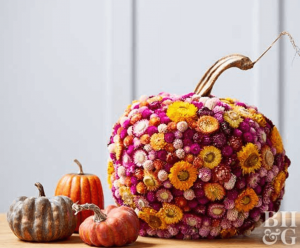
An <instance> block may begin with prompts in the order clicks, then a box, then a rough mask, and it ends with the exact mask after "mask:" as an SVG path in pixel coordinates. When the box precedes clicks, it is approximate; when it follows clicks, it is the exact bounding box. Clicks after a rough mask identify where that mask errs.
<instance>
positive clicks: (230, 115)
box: [228, 111, 239, 121]
mask: <svg viewBox="0 0 300 248" xmlns="http://www.w3.org/2000/svg"><path fill="white" fill-rule="evenodd" d="M228 116H229V117H230V119H232V120H234V121H235V120H237V119H239V116H238V114H237V113H236V112H234V111H230V112H228Z"/></svg>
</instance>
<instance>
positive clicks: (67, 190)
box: [60, 175, 73, 195]
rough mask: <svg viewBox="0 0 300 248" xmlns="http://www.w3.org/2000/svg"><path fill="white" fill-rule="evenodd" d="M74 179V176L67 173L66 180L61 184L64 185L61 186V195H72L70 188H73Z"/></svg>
mask: <svg viewBox="0 0 300 248" xmlns="http://www.w3.org/2000/svg"><path fill="white" fill-rule="evenodd" d="M72 180H73V176H68V175H65V181H63V182H62V184H61V185H62V186H60V188H62V189H61V192H60V195H70V188H71V182H72ZM66 185H67V186H66Z"/></svg>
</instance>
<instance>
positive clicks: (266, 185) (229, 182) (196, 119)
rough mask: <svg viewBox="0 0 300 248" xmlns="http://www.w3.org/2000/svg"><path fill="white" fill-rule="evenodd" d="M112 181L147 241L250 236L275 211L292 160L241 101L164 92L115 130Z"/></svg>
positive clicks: (273, 131)
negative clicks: (151, 237) (137, 217)
mask: <svg viewBox="0 0 300 248" xmlns="http://www.w3.org/2000/svg"><path fill="white" fill-rule="evenodd" d="M108 149H109V152H110V160H109V163H108V183H109V185H110V188H111V190H112V193H113V197H114V198H115V201H116V203H117V204H118V205H126V206H130V207H132V208H134V209H135V210H136V212H137V214H138V216H139V218H140V222H141V228H140V235H142V236H157V237H161V238H177V239H199V238H217V237H222V238H227V237H231V236H234V235H239V234H248V233H249V232H251V231H252V230H253V229H254V228H255V226H258V225H260V224H261V223H262V222H263V221H264V218H265V216H264V212H265V211H278V209H279V206H280V201H281V199H282V196H283V194H284V185H285V180H286V178H287V177H288V172H287V169H288V167H289V165H290V160H289V159H288V157H287V156H286V155H285V151H284V148H283V144H282V140H281V137H280V134H279V132H278V130H277V128H276V127H275V126H274V125H273V123H272V122H271V121H270V120H269V119H267V118H266V117H265V116H264V115H262V114H261V113H259V112H258V111H257V109H256V107H253V106H248V105H247V104H244V103H241V102H239V101H237V100H234V99H230V98H226V99H219V98H216V97H213V96H211V97H199V96H198V95H195V94H194V93H190V94H187V95H184V96H176V95H170V94H167V93H160V94H159V95H157V96H151V97H146V96H142V97H141V98H140V100H138V101H133V103H132V104H131V105H129V106H128V108H127V109H126V111H125V113H124V114H123V116H122V117H121V118H120V119H119V121H118V122H117V123H116V124H115V125H114V127H113V132H112V135H111V138H110V142H109V145H108Z"/></svg>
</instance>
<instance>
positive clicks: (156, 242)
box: [0, 213, 300, 248]
mask: <svg viewBox="0 0 300 248" xmlns="http://www.w3.org/2000/svg"><path fill="white" fill-rule="evenodd" d="M287 217H288V218H287V220H286V224H287V227H279V225H278V227H274V228H271V231H272V232H276V229H280V230H277V233H278V232H281V233H282V232H283V231H284V230H286V229H289V228H290V229H294V233H293V231H292V230H288V231H286V243H291V242H292V241H291V237H296V244H295V245H292V247H300V213H297V215H296V226H297V227H290V223H291V222H290V215H289V214H287ZM277 219H278V221H279V223H281V215H278V217H277ZM280 226H281V225H280ZM267 229H268V228H267V227H264V226H263V225H262V226H261V227H258V228H256V229H255V230H254V231H253V232H252V234H251V235H250V236H238V237H235V238H231V239H216V240H207V239H201V240H174V239H158V238H144V237H139V238H138V239H137V241H136V242H135V243H134V244H131V245H130V246H128V247H130V248H135V247H149V248H155V247H159V248H161V247H172V248H177V247H178V248H179V247H184V246H186V247H188V248H199V247H209V248H221V247H222V248H226V247H252V248H258V247H285V245H284V243H283V242H282V240H281V237H280V236H281V235H277V236H276V237H277V242H276V243H275V244H273V245H270V246H267V245H266V244H264V242H263V236H264V233H265V230H267ZM267 240H268V241H270V239H267ZM50 246H53V247H63V248H64V247H65V248H68V247H72V248H77V247H89V246H88V245H86V244H84V243H83V242H82V241H81V240H80V238H79V236H78V234H73V235H72V236H71V237H70V238H69V239H67V240H64V241H59V242H51V243H30V242H24V241H21V240H19V239H18V238H17V237H16V236H15V235H14V234H13V233H12V231H11V230H10V228H9V226H8V223H7V221H6V215H5V214H0V247H5V248H10V247H24V248H25V247H26V248H27V247H50Z"/></svg>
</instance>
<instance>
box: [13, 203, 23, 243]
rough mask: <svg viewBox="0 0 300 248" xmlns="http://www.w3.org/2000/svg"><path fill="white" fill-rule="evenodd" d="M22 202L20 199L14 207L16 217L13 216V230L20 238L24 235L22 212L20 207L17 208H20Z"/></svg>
mask: <svg viewBox="0 0 300 248" xmlns="http://www.w3.org/2000/svg"><path fill="white" fill-rule="evenodd" d="M21 204H22V202H21V201H18V202H17V203H16V205H15V207H14V213H15V214H14V218H13V223H12V226H13V230H14V232H15V233H16V235H17V237H18V238H20V239H23V237H22V233H21V221H20V220H21V218H22V212H21V211H20V209H18V210H17V208H19V205H21Z"/></svg>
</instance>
